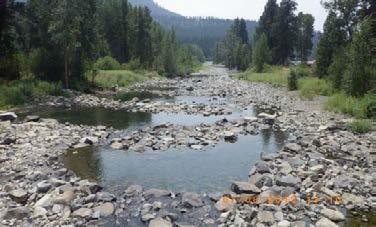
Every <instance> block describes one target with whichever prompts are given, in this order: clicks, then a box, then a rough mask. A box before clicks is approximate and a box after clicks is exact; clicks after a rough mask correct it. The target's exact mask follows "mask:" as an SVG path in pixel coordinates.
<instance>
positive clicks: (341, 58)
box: [329, 49, 348, 90]
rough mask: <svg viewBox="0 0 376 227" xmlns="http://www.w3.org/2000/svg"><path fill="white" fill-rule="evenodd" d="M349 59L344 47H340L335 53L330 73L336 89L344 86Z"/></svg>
mask: <svg viewBox="0 0 376 227" xmlns="http://www.w3.org/2000/svg"><path fill="white" fill-rule="evenodd" d="M347 61H348V60H347V53H346V51H345V50H344V49H339V50H338V51H337V52H336V53H335V54H334V57H333V62H332V64H331V65H330V67H329V75H330V79H331V80H332V82H333V87H334V88H335V89H338V90H339V89H341V88H342V85H343V75H344V74H345V70H346V66H347Z"/></svg>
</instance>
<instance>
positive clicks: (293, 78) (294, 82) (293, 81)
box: [287, 70, 298, 91]
mask: <svg viewBox="0 0 376 227" xmlns="http://www.w3.org/2000/svg"><path fill="white" fill-rule="evenodd" d="M287 89H288V90H289V91H296V90H297V89H298V76H297V74H296V72H295V71H294V70H292V71H291V72H290V75H289V76H288V77H287Z"/></svg>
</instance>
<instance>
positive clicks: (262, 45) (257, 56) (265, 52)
mask: <svg viewBox="0 0 376 227" xmlns="http://www.w3.org/2000/svg"><path fill="white" fill-rule="evenodd" d="M270 61H271V53H270V49H269V47H268V40H267V37H266V35H265V34H262V35H261V36H260V38H259V39H258V40H257V42H256V44H255V48H254V50H253V57H252V62H253V66H254V68H255V70H256V72H262V71H263V69H264V65H265V64H268V63H270Z"/></svg>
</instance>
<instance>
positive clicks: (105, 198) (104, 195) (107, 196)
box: [96, 192, 116, 202]
mask: <svg viewBox="0 0 376 227" xmlns="http://www.w3.org/2000/svg"><path fill="white" fill-rule="evenodd" d="M115 200H116V197H115V196H114V195H113V194H111V193H109V192H98V193H97V194H96V201H98V202H112V201H115Z"/></svg>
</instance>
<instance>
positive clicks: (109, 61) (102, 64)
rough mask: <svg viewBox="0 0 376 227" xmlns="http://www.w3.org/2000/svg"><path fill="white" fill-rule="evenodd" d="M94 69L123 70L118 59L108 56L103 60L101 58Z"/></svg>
mask: <svg viewBox="0 0 376 227" xmlns="http://www.w3.org/2000/svg"><path fill="white" fill-rule="evenodd" d="M94 69H97V70H118V69H121V65H120V63H119V62H118V61H117V60H116V59H114V58H112V57H110V56H106V57H103V58H99V59H98V60H97V62H95V63H94Z"/></svg>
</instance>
